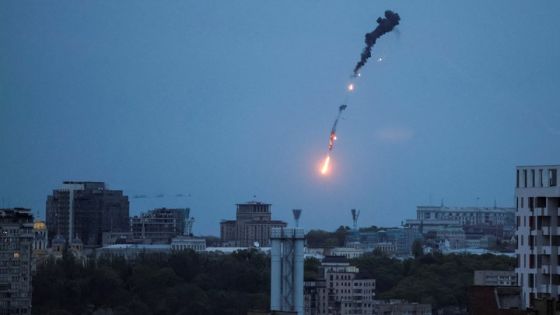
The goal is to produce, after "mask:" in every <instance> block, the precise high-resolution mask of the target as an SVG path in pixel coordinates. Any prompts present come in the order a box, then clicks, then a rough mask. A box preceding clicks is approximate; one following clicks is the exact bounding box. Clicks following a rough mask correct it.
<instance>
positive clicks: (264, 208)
mask: <svg viewBox="0 0 560 315" xmlns="http://www.w3.org/2000/svg"><path fill="white" fill-rule="evenodd" d="M270 206H271V205H270V204H268V203H261V202H257V201H252V202H247V203H240V204H237V211H236V220H224V221H222V222H221V223H220V239H221V241H222V243H223V245H225V246H238V247H250V246H254V245H256V244H258V245H259V246H270V234H271V231H272V229H273V228H284V227H286V226H287V224H286V222H283V221H279V220H272V213H271V211H270Z"/></svg>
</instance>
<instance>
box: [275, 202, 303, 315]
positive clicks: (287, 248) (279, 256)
mask: <svg viewBox="0 0 560 315" xmlns="http://www.w3.org/2000/svg"><path fill="white" fill-rule="evenodd" d="M300 214H301V211H298V213H297V214H296V212H294V218H295V217H296V216H297V219H299V215H300ZM304 238H305V235H304V232H303V229H301V228H273V229H272V232H271V236H270V241H271V252H270V256H271V272H270V277H271V279H270V309H271V310H272V311H284V312H297V314H298V315H303V314H304V312H303V306H304V301H303V243H304Z"/></svg>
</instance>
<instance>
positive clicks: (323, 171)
mask: <svg viewBox="0 0 560 315" xmlns="http://www.w3.org/2000/svg"><path fill="white" fill-rule="evenodd" d="M330 162H331V156H330V155H327V157H326V158H325V162H323V167H321V174H323V175H326V174H327V172H328V171H329V164H330Z"/></svg>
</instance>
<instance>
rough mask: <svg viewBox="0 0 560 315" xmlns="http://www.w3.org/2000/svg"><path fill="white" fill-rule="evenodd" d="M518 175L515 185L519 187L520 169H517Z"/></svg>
mask: <svg viewBox="0 0 560 315" xmlns="http://www.w3.org/2000/svg"><path fill="white" fill-rule="evenodd" d="M516 175H517V176H516V177H515V187H517V188H519V170H517V172H516Z"/></svg>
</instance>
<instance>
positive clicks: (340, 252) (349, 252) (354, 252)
mask: <svg viewBox="0 0 560 315" xmlns="http://www.w3.org/2000/svg"><path fill="white" fill-rule="evenodd" d="M327 252H328V253H329V255H331V256H342V257H346V258H347V259H353V258H358V257H362V256H363V255H364V250H363V249H361V248H352V247H335V248H331V249H329V250H327Z"/></svg>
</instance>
